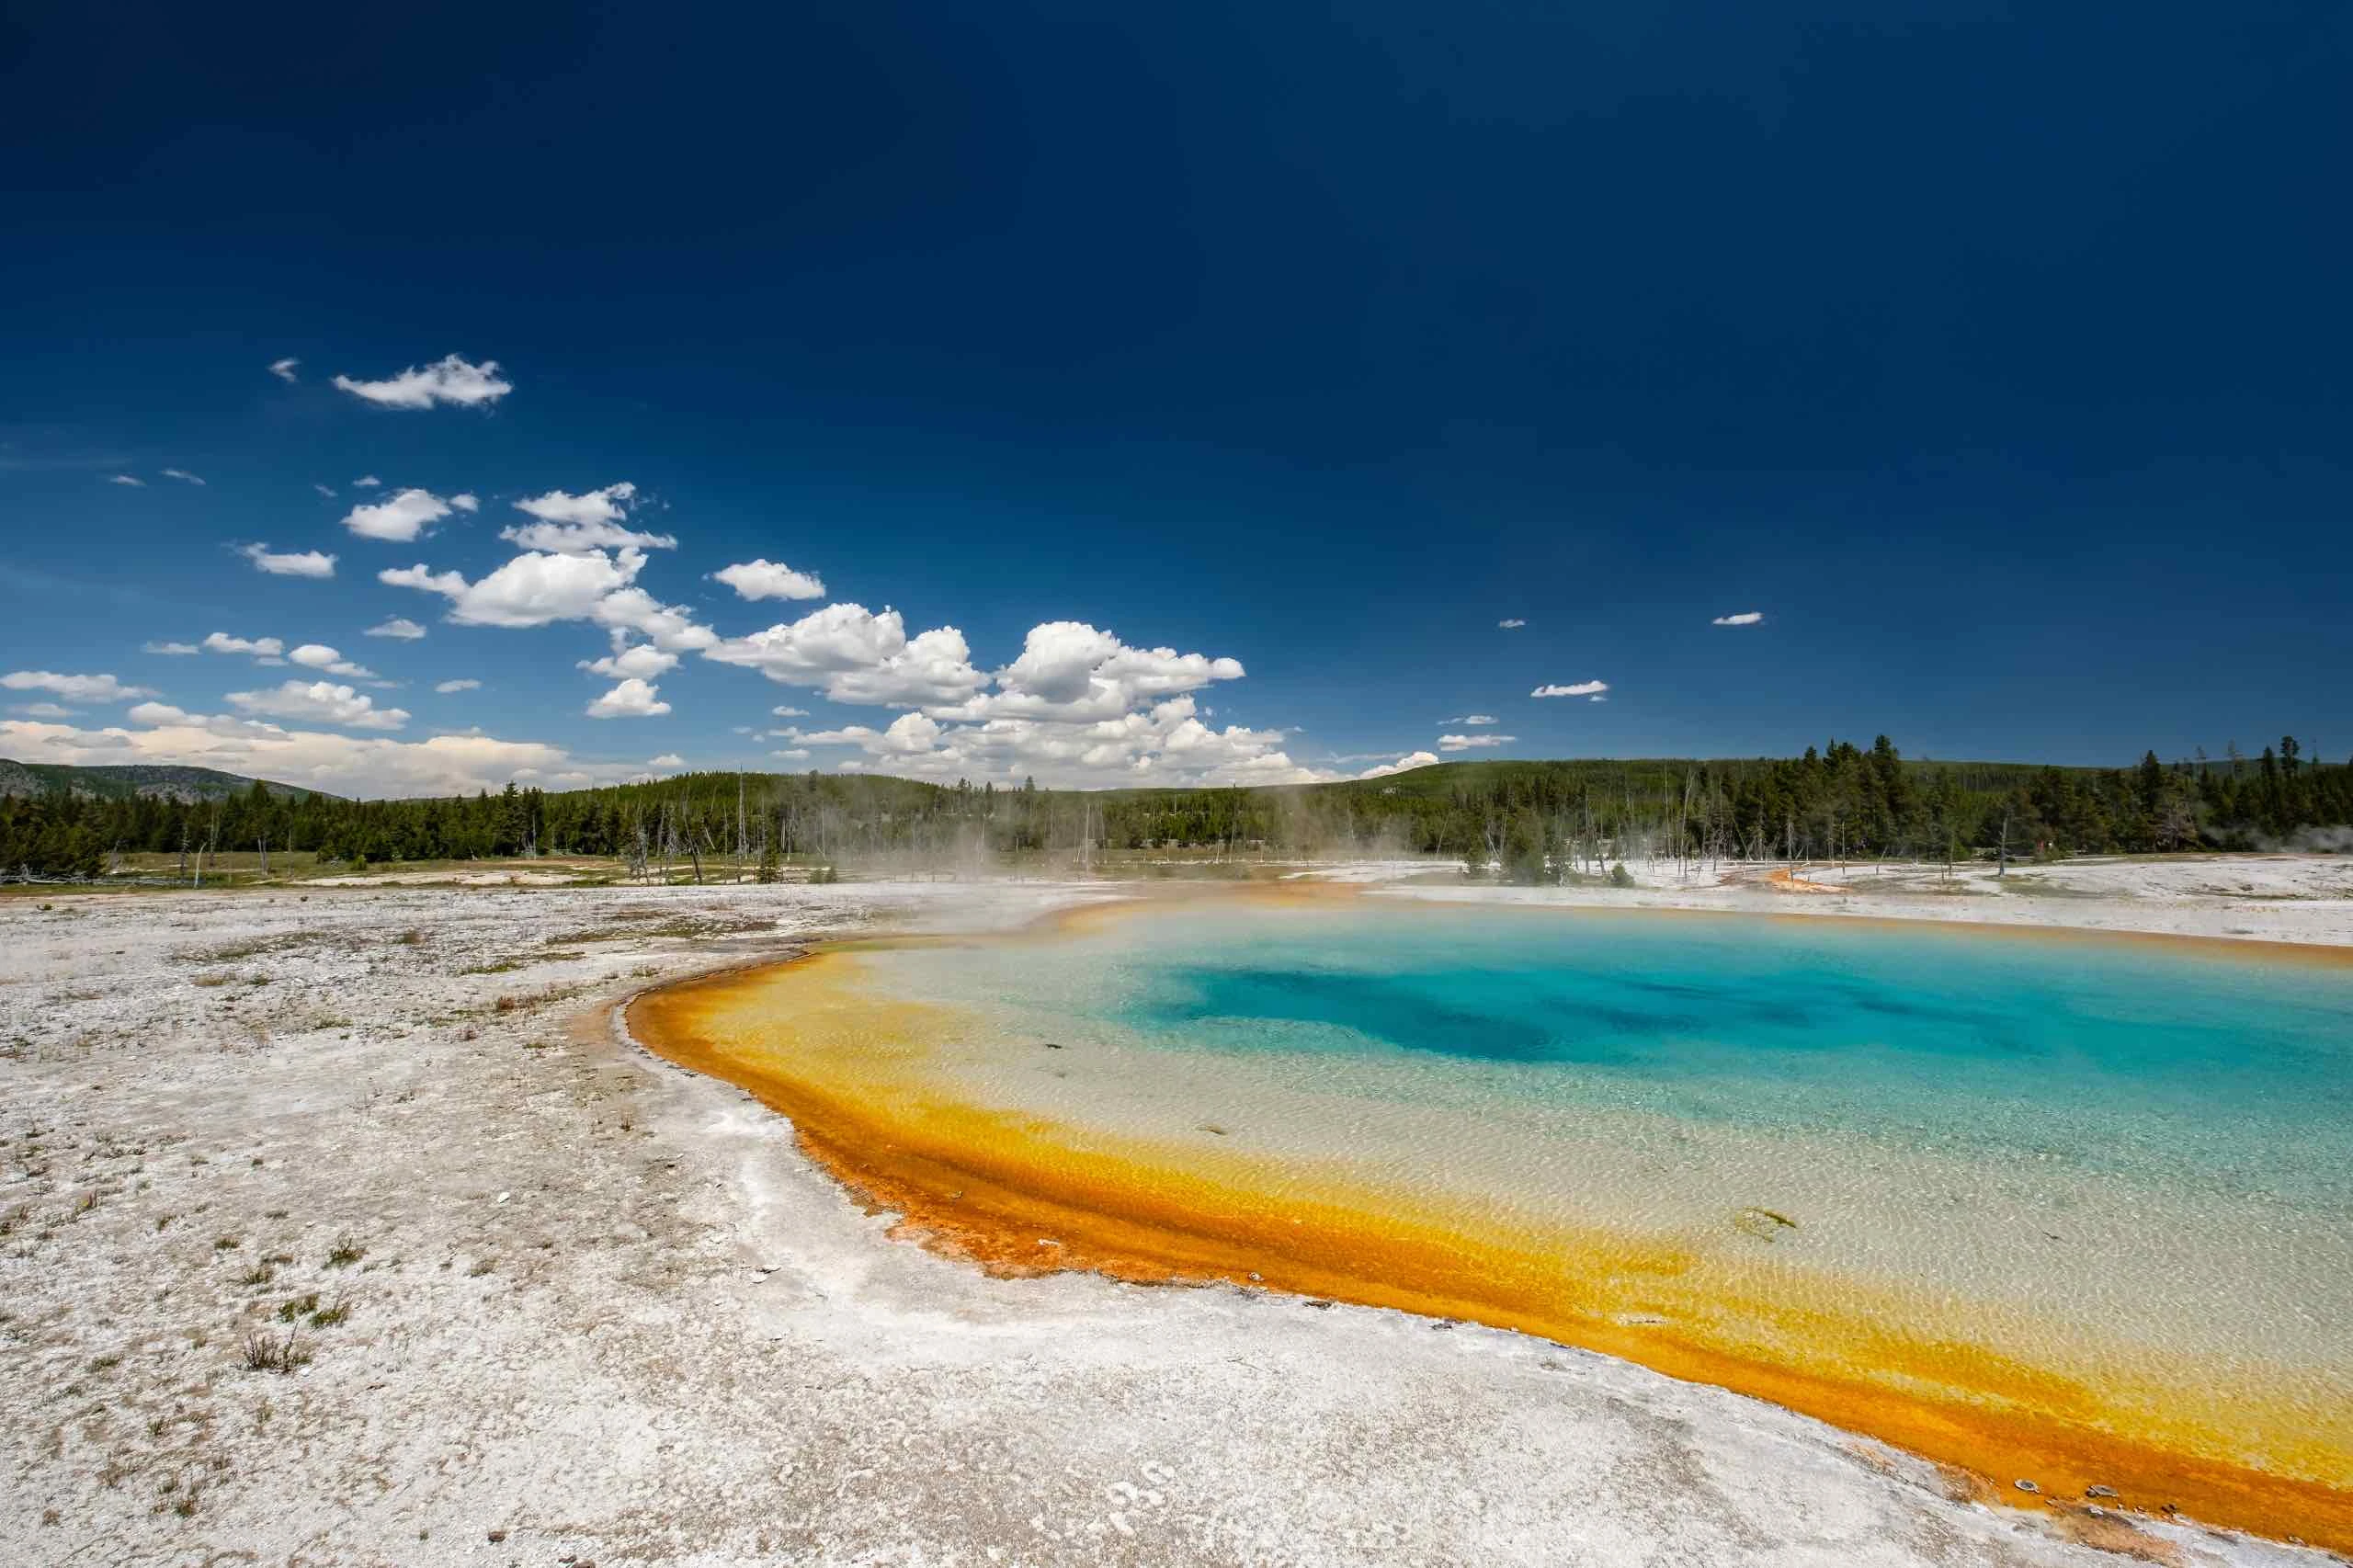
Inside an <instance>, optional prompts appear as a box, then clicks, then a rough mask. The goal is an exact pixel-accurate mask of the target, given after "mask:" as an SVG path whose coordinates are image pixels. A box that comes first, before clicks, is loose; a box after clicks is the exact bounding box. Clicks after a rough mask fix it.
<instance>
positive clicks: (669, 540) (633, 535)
mask: <svg viewBox="0 0 2353 1568" xmlns="http://www.w3.org/2000/svg"><path fill="white" fill-rule="evenodd" d="M637 501H638V494H637V486H636V485H634V484H631V483H629V481H627V480H622V481H620V483H616V484H608V485H606V486H604V487H603V488H602V489H599V490H588V491H584V492H582V493H581V494H577V495H574V494H570V493H568V492H566V491H562V490H551V491H549V492H548V493H547V494H544V495H532V496H527V497H526V498H524V499H523V500H520V501H517V502H516V503H515V509H516V510H517V511H518V512H522V513H524V514H525V515H527V516H529V517H531V518H533V519H534V520H533V521H531V522H529V523H516V524H514V525H512V526H510V527H508V528H502V529H500V530H499V534H498V537H499V538H501V539H503V540H511V541H512V542H513V543H515V544H517V545H519V546H521V547H522V548H523V549H525V550H549V551H558V552H561V553H565V554H577V553H579V552H580V551H589V550H624V549H636V550H676V548H677V547H678V541H677V540H676V538H674V537H673V536H671V535H669V534H657V533H647V532H643V531H642V530H640V529H637V528H630V527H628V526H627V523H628V518H629V514H630V511H631V508H632V507H634V506H636V505H637Z"/></svg>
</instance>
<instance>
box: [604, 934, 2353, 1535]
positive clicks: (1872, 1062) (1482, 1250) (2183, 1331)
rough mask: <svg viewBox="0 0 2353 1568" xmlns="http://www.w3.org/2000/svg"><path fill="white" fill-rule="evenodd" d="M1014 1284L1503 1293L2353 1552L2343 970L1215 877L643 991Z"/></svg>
mask: <svg viewBox="0 0 2353 1568" xmlns="http://www.w3.org/2000/svg"><path fill="white" fill-rule="evenodd" d="M632 1023H633V1025H634V1026H635V1027H636V1028H638V1030H639V1033H640V1038H642V1039H644V1040H648V1041H649V1042H650V1043H652V1044H654V1045H655V1046H656V1047H657V1048H658V1049H660V1050H662V1051H665V1052H666V1053H668V1054H671V1055H673V1056H675V1057H676V1058H677V1059H678V1060H681V1061H683V1062H688V1063H689V1064H692V1065H695V1066H698V1067H701V1068H704V1069H705V1070H708V1071H710V1072H712V1073H715V1074H720V1075H722V1076H724V1077H726V1078H729V1079H730V1080H732V1081H734V1082H737V1083H740V1084H742V1085H745V1086H746V1087H749V1088H752V1089H754V1090H755V1091H756V1092H757V1093H759V1094H760V1095H761V1096H763V1097H764V1098H766V1099H767V1100H768V1101H769V1103H771V1104H773V1105H775V1106H777V1107H778V1108H780V1109H782V1110H784V1111H786V1112H787V1113H788V1114H790V1116H792V1117H793V1119H794V1120H795V1122H796V1124H797V1126H798V1127H799V1129H800V1131H801V1135H802V1137H803V1139H804V1141H805V1142H806V1143H807V1145H808V1147H809V1148H810V1149H811V1151H812V1152H813V1153H814V1154H816V1155H817V1156H818V1157H819V1158H820V1159H821V1160H822V1161H824V1163H825V1164H826V1165H828V1166H829V1167H831V1168H832V1169H834V1170H835V1172H836V1173H837V1174H839V1175H840V1176H843V1177H844V1179H846V1180H847V1181H848V1182H849V1183H850V1184H851V1185H852V1186H854V1187H857V1188H858V1189H860V1190H861V1191H863V1192H864V1193H866V1194H867V1195H868V1196H869V1197H870V1198H872V1199H874V1200H876V1201H878V1202H882V1203H887V1204H889V1205H890V1206H892V1207H893V1208H896V1209H900V1210H904V1212H905V1213H906V1214H907V1216H908V1219H909V1223H910V1225H911V1226H912V1227H913V1228H915V1229H916V1230H918V1231H920V1232H922V1233H926V1234H928V1235H930V1236H931V1237H933V1238H934V1239H936V1240H938V1241H939V1242H940V1243H942V1244H946V1245H949V1246H951V1247H953V1248H956V1249H960V1250H962V1251H964V1252H967V1253H969V1254H971V1255H972V1256H976V1257H978V1258H980V1259H982V1260H983V1261H984V1262H986V1263H988V1264H990V1265H991V1266H993V1267H999V1268H1004V1269H1008V1270H1029V1269H1037V1268H1047V1267H1102V1268H1107V1269H1109V1270H1111V1271H1113V1272H1116V1273H1120V1274H1121V1275H1124V1276H1127V1277H1131V1278H1234V1279H1247V1278H1260V1279H1263V1280H1264V1281H1265V1282H1266V1283H1267V1284H1270V1285H1274V1286H1279V1287H1282V1288H1287V1289H1291V1290H1301V1291H1306V1292H1311V1293H1313V1294H1317V1295H1322V1296H1337V1297H1342V1298H1346V1299H1349V1300H1354V1301H1366V1302H1372V1303H1378V1304H1388V1305H1394V1306H1401V1307H1405V1308H1408V1309H1412V1310H1415V1311H1420V1312H1429V1313H1433V1314H1439V1315H1449V1316H1458V1317H1470V1318H1476V1319H1479V1320H1482V1321H1484V1322H1489V1323H1495V1324H1504V1325H1508V1326H1513V1327H1518V1328H1523V1329H1527V1330H1529V1331H1530V1332H1533V1333H1538V1334H1542V1335H1549V1336H1551V1337H1552V1338H1555V1339H1559V1340H1562V1341H1565V1342H1568V1343H1572V1344H1576V1345H1582V1346H1589V1347H1592V1348H1595V1349H1599V1350H1604V1351H1608V1352H1611V1353H1614V1354H1618V1355H1622V1356H1625V1357H1628V1358H1631V1359H1634V1360H1637V1361H1641V1362H1643V1363H1646V1364H1648V1365H1651V1366H1654V1367H1656V1368H1658V1369H1662V1370H1665V1371H1667V1372H1671V1373H1675V1374H1677V1375H1680V1376H1688V1377H1693V1378H1699V1379H1703V1380H1705V1381H1711V1382H1717V1383H1722V1384H1725V1385H1728V1386H1731V1387H1733V1388H1737V1389H1741V1390H1744V1391H1745V1392H1752V1393H1755V1394H1757V1395H1759V1396H1760V1397H1764V1398H1768V1399H1771V1400H1774V1401H1777V1402H1779V1403H1784V1404H1788V1405H1790V1406H1793V1407H1795V1408H1798V1409H1801V1410H1805V1411H1808V1412H1810V1413H1813V1414H1814V1415H1821V1416H1823V1417H1824V1418H1826V1419H1829V1420H1831V1421H1834V1422H1837V1423H1839V1424H1841V1425H1844V1426H1850V1427H1853V1428H1856V1429H1859V1430H1862V1431H1867V1432H1870V1433H1872V1434H1874V1435H1877V1436H1880V1437H1886V1438H1888V1439H1890V1440H1892V1441H1894V1442H1897V1443H1900V1444H1903V1445H1904V1446H1906V1447H1909V1448H1912V1449H1915V1450H1918V1451H1920V1452H1923V1453H1926V1454H1927V1455H1930V1456H1931V1457H1935V1458H1938V1459H1943V1460H1950V1461H1953V1462H1956V1463H1959V1464H1961V1465H1964V1466H1967V1467H1969V1468H1971V1469H1972V1470H1974V1471H1978V1472H1980V1473H1981V1474H1983V1475H1985V1476H1988V1477H1991V1478H1993V1479H1994V1480H1995V1481H1996V1482H1997V1483H1999V1484H2000V1485H2001V1486H2003V1487H2004V1488H2006V1487H2007V1486H2008V1483H2010V1481H2011V1480H2012V1479H2014V1478H2021V1477H2022V1478H2028V1479H2031V1480H2033V1481H2035V1482H2036V1483H2038V1484H2039V1485H2040V1487H2041V1488H2042V1489H2043V1493H2044V1494H2045V1495H2052V1494H2063V1495H2079V1494H2081V1493H2082V1491H2083V1489H2084V1488H2086V1487H2087V1486H2090V1485H2094V1484H2100V1485H2106V1486H2109V1487H2113V1488H2116V1489H2117V1490H2118V1491H2119V1492H2120V1493H2121V1494H2123V1501H2124V1502H2125V1503H2126V1504H2128V1505H2131V1506H2142V1507H2146V1508H2156V1507H2160V1506H2165V1505H2169V1504H2170V1505H2176V1506H2179V1507H2180V1508H2181V1509H2183V1510H2184V1511H2185V1512H2188V1513H2190V1514H2193V1515H2196V1516H2198V1517H2203V1518H2206V1519H2208V1520H2210V1521H2212V1522H2216V1523H2223V1524H2232V1525H2237V1526H2241V1527H2244V1528H2252V1529H2256V1530H2259V1531H2262V1532H2264V1533H2268V1534H2273V1535H2287V1534H2295V1535H2302V1536H2303V1537H2305V1538H2306V1539H2309V1540H2314V1541H2318V1542H2326V1543H2329V1544H2333V1545H2336V1546H2339V1547H2343V1546H2347V1545H2353V1330H2348V1327H2347V1322H2348V1318H2353V1312H2349V1311H2348V1303H2353V1241H2348V1237H2347V1220H2348V1218H2349V1217H2353V1062H2348V1058H2349V1057H2353V966H2348V965H2347V963H2345V962H2344V961H2343V955H2331V954H2307V955H2293V956H2290V955H2283V954H2280V953H2279V952H2278V951H2277V950H2276V949H2253V948H2250V949H2245V950H2234V949H2230V948H2228V947H2227V946H2225V945H2222V944H2212V943H2195V942H2189V941H2184V940H2178V939H2167V938H2107V937H2081V936H2066V935H2059V934H2055V933H2050V932H2020V931H2018V930H2016V929H2002V928H1976V929H1968V928H1954V927H1945V926H1908V925H1896V924H1889V923H1861V922H1854V923H1849V922H1844V921H1828V920H1807V919H1779V920H1775V919H1765V918H1758V917H1754V916H1723V917H1719V916H1706V915H1663V914H1637V913H1601V912H1590V911H1583V912H1572V911H1559V910H1542V911H1521V910H1496V911H1488V912H1473V911H1465V910H1463V909H1462V908H1461V907H1460V906H1453V907H1445V908H1437V907H1427V906H1415V905H1412V904H1406V903H1392V902H1389V901H1384V900H1375V899H1367V898H1358V897H1353V896H1347V895H1328V896H1297V895H1267V894H1247V893H1227V894H1222V895H1220V896H1216V897H1207V898H1203V897H1196V898H1189V899H1179V900H1175V901H1170V902H1166V903H1162V902H1158V901H1153V902H1147V903H1141V904H1137V905H1133V906H1127V907H1124V908H1121V909H1120V910H1116V911H1109V912H1096V913H1091V914H1087V915H1079V916H1073V917H1069V918H1066V919H1064V920H1063V921H1060V922H1058V923H1056V924H1055V925H1054V926H1051V927H1050V928H1047V929H1044V930H1040V931H1037V932H1030V933H1024V934H1021V935H1018V936H1015V937H1001V938H992V939H985V940H975V941H968V942H911V943H906V944H901V945H869V946H860V947H856V948H850V949H838V950H835V951H831V952H827V953H824V954H821V955H819V956H817V957H815V958H813V959H812V960H806V961H804V962H802V963H799V964H794V965H789V966H785V967H782V968H779V969H776V970H770V971H760V972H757V973H754V974H751V975H748V976H731V977H727V978H724V979H721V980H717V981H712V982H706V983H699V984H693V985H688V986H683V987H678V988H676V989H673V990H670V991H665V992H662V993H658V994H654V995H651V996H649V997H647V998H645V999H643V1000H642V1001H641V1002H640V1003H639V1004H638V1005H637V1007H636V1009H635V1011H634V1012H633V1014H632Z"/></svg>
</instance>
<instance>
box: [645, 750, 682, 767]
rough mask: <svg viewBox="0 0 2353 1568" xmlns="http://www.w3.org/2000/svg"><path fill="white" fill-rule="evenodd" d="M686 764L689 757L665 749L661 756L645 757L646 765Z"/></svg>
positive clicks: (669, 765)
mask: <svg viewBox="0 0 2353 1568" xmlns="http://www.w3.org/2000/svg"><path fill="white" fill-rule="evenodd" d="M686 765H687V759H686V758H685V757H683V756H679V755H678V754H677V753H676V752H674V751H665V752H664V753H663V754H662V755H661V756H649V757H647V758H646V759H645V766H646V767H685V766H686Z"/></svg>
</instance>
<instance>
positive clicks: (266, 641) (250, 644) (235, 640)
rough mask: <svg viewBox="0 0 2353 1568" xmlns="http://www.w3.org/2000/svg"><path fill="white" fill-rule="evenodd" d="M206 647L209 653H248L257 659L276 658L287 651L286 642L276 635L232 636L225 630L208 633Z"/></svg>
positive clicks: (205, 641)
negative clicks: (279, 639)
mask: <svg viewBox="0 0 2353 1568" xmlns="http://www.w3.org/2000/svg"><path fill="white" fill-rule="evenodd" d="M204 647H205V651H206V652H208V653H246V654H250V655H251V656H252V657H254V658H256V659H276V658H278V655H279V654H280V653H284V652H286V644H285V643H284V642H280V641H278V639H277V638H275V637H232V636H230V635H229V634H228V633H227V632H225V631H214V632H209V633H207V634H206V636H205V639H204ZM279 663H281V664H282V663H284V661H283V660H279Z"/></svg>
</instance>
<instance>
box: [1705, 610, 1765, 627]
mask: <svg viewBox="0 0 2353 1568" xmlns="http://www.w3.org/2000/svg"><path fill="white" fill-rule="evenodd" d="M1763 619H1765V612H1764V611H1763V610H1761V609H1745V610H1742V611H1741V612H1740V613H1739V614H1738V615H1720V616H1718V617H1716V619H1713V620H1711V621H1710V622H1709V623H1708V624H1709V625H1711V626H1754V625H1756V623H1757V622H1758V621H1760V620H1763Z"/></svg>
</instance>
